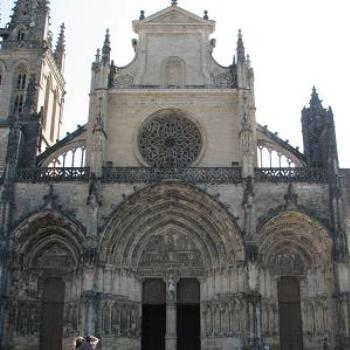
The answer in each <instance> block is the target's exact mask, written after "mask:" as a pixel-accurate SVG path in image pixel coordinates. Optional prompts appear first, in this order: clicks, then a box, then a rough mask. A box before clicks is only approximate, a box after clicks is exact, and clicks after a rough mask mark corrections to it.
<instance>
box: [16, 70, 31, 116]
mask: <svg viewBox="0 0 350 350" xmlns="http://www.w3.org/2000/svg"><path fill="white" fill-rule="evenodd" d="M27 76H28V70H27V68H26V67H25V66H24V65H23V64H20V65H19V66H18V67H17V68H16V70H15V73H14V83H13V84H14V95H13V96H14V97H13V112H14V113H21V112H22V111H23V105H24V101H25V93H26V89H27V84H28V79H27Z"/></svg>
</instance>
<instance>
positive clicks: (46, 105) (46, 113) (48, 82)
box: [43, 76, 52, 129]
mask: <svg viewBox="0 0 350 350" xmlns="http://www.w3.org/2000/svg"><path fill="white" fill-rule="evenodd" d="M51 85H52V84H51V77H50V76H48V77H47V80H46V90H45V102H44V118H43V128H44V129H45V128H46V126H47V121H48V116H49V104H50V93H51V89H52V87H51Z"/></svg>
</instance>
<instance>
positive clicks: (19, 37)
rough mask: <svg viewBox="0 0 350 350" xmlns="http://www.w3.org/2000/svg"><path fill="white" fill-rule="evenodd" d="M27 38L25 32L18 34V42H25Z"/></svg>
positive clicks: (21, 31)
mask: <svg viewBox="0 0 350 350" xmlns="http://www.w3.org/2000/svg"><path fill="white" fill-rule="evenodd" d="M24 38H25V32H24V31H23V30H22V29H20V30H19V31H18V33H17V41H23V40H24Z"/></svg>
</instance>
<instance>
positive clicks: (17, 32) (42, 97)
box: [0, 0, 65, 166]
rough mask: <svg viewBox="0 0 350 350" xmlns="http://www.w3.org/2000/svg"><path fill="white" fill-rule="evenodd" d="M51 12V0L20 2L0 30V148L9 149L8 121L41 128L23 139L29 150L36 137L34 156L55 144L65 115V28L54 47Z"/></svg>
mask: <svg viewBox="0 0 350 350" xmlns="http://www.w3.org/2000/svg"><path fill="white" fill-rule="evenodd" d="M49 13H50V9H49V1H48V0H17V1H16V2H15V4H14V9H13V13H12V16H11V18H10V21H9V23H7V25H6V26H5V27H4V28H0V36H1V38H2V42H1V47H0V121H1V124H2V128H1V129H0V133H1V135H0V142H1V144H0V146H1V148H2V149H6V148H7V147H6V142H5V144H3V143H4V139H6V136H5V135H6V132H5V131H4V125H5V124H6V123H7V122H10V121H12V122H16V123H19V124H21V123H23V122H25V124H26V128H29V129H30V128H31V127H32V128H34V129H35V130H37V131H35V132H34V129H33V130H31V131H30V132H29V131H28V134H30V135H31V137H29V138H27V139H26V137H25V136H26V135H22V136H24V137H22V141H21V142H22V144H23V145H24V147H25V148H28V142H30V143H32V142H33V140H34V139H35V143H36V145H35V146H33V145H29V148H31V149H32V150H34V154H33V155H32V157H35V155H36V154H37V153H39V152H40V151H43V150H44V149H45V148H46V147H47V146H51V145H52V144H54V143H55V142H56V140H57V139H58V136H59V131H60V124H61V119H62V111H63V101H64V94H65V90H64V88H65V82H64V77H63V70H64V56H65V34H64V31H65V27H64V25H62V26H61V31H60V34H59V37H58V40H57V44H56V45H55V47H53V43H52V35H51V32H50V29H49V18H50V17H49ZM28 89H29V90H30V91H28ZM29 104H30V106H29ZM29 111H30V113H32V115H28V113H29ZM34 114H36V115H37V117H36V118H34V117H33V115H34ZM28 120H31V123H29V122H28ZM34 121H35V123H36V124H37V125H35V126H34V124H35V123H34ZM4 132H5V133H4ZM34 134H37V135H36V137H33V136H34ZM29 139H30V140H31V141H29ZM28 156H30V155H28ZM1 159H2V157H0V162H1ZM0 166H3V164H0Z"/></svg>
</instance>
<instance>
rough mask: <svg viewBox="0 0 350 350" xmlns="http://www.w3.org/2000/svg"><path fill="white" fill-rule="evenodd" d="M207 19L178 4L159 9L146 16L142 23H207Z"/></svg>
mask: <svg viewBox="0 0 350 350" xmlns="http://www.w3.org/2000/svg"><path fill="white" fill-rule="evenodd" d="M207 22H208V21H206V20H204V19H203V18H201V17H199V16H197V15H195V14H193V13H191V12H189V11H186V10H184V9H183V8H181V7H179V6H170V7H167V8H166V9H164V10H162V11H159V12H157V13H155V14H153V15H151V16H149V17H146V18H145V20H144V23H152V24H156V23H159V24H162V23H164V24H166V23H170V24H174V23H188V24H195V23H198V24H199V23H207Z"/></svg>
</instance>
